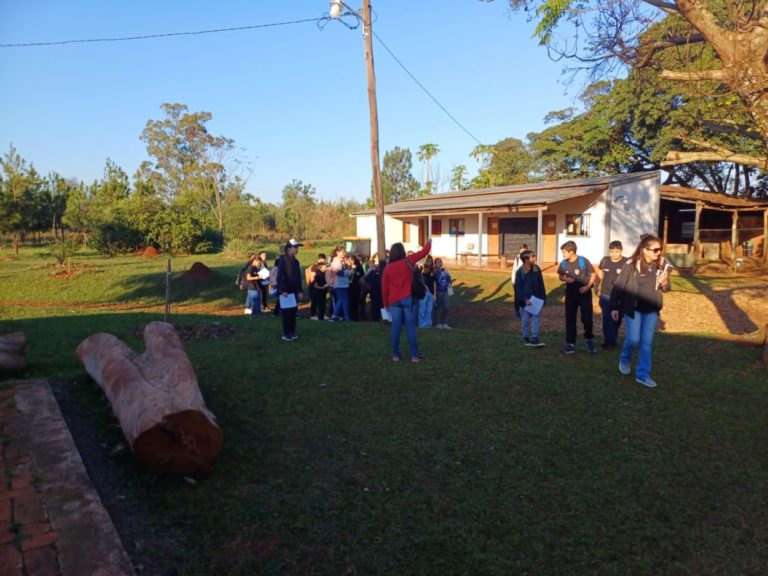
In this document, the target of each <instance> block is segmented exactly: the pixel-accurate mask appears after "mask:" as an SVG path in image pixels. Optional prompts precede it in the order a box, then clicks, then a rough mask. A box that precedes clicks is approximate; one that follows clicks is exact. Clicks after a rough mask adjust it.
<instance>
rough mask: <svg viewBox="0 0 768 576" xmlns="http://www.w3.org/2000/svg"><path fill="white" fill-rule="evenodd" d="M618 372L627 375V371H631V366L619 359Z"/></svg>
mask: <svg viewBox="0 0 768 576" xmlns="http://www.w3.org/2000/svg"><path fill="white" fill-rule="evenodd" d="M619 372H621V373H622V374H624V376H629V373H630V372H632V367H631V366H630V365H629V364H624V362H622V361H621V360H619Z"/></svg>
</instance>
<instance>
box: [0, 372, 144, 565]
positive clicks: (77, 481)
mask: <svg viewBox="0 0 768 576" xmlns="http://www.w3.org/2000/svg"><path fill="white" fill-rule="evenodd" d="M13 386H14V397H13V399H14V401H15V403H16V408H17V410H18V415H17V417H16V418H15V419H14V420H13V421H12V422H11V423H10V427H11V430H12V434H13V437H14V439H15V441H16V442H17V443H18V445H19V446H20V447H23V448H24V449H25V450H28V453H29V456H30V458H31V462H32V469H33V471H34V474H36V475H37V477H38V481H37V483H36V488H37V490H38V492H39V493H40V494H41V495H42V500H43V503H44V506H45V509H46V510H47V513H48V517H49V520H50V526H51V530H52V531H56V532H57V538H56V541H55V549H56V552H57V555H58V563H59V568H60V572H61V575H62V576H79V575H82V574H89V575H90V576H135V572H134V570H133V567H132V565H131V562H130V559H129V557H128V554H127V553H126V551H125V548H124V547H123V544H122V542H121V541H120V537H119V536H118V534H117V531H116V530H115V527H114V525H113V524H112V519H111V518H110V517H109V515H108V514H107V512H106V510H105V509H104V506H103V504H102V502H101V499H100V498H99V495H98V494H97V493H96V490H95V489H94V487H93V485H92V484H91V480H90V478H89V477H88V473H87V472H86V470H85V466H84V465H83V462H82V459H81V458H80V453H79V452H78V451H77V448H76V446H75V443H74V441H73V439H72V435H71V434H70V432H69V428H67V425H66V423H65V421H64V417H63V416H62V414H61V411H60V409H59V405H58V403H57V402H56V399H55V398H54V396H53V392H52V391H51V388H50V386H49V385H48V382H47V381H46V380H25V381H18V382H15V383H14V384H13Z"/></svg>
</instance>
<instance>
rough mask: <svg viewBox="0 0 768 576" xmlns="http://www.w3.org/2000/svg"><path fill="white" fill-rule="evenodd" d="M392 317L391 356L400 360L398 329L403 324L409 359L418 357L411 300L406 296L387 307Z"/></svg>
mask: <svg viewBox="0 0 768 576" xmlns="http://www.w3.org/2000/svg"><path fill="white" fill-rule="evenodd" d="M389 313H390V315H391V316H392V332H391V338H392V356H395V357H397V358H400V329H401V328H402V327H403V324H405V335H406V337H407V338H408V350H409V351H410V352H411V358H416V357H417V356H418V355H419V343H418V342H417V341H416V314H415V307H414V305H413V298H411V297H410V296H406V297H405V298H403V299H402V300H398V301H397V302H395V303H394V304H392V305H391V306H390V307H389Z"/></svg>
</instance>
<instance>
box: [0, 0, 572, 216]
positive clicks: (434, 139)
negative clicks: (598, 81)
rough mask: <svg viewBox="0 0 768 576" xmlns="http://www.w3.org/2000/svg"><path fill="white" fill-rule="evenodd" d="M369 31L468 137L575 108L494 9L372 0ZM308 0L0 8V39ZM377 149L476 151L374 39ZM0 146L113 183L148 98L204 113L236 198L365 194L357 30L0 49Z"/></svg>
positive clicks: (486, 138)
mask: <svg viewBox="0 0 768 576" xmlns="http://www.w3.org/2000/svg"><path fill="white" fill-rule="evenodd" d="M350 5H351V6H353V7H354V8H359V7H360V3H359V2H354V0H353V1H352V2H350ZM373 9H374V11H375V13H376V15H375V22H374V24H373V29H374V32H375V33H376V34H377V35H378V36H379V37H380V38H381V39H382V40H383V41H384V42H385V43H386V45H387V46H388V47H389V49H390V50H391V51H392V52H393V53H394V54H395V55H396V56H397V58H398V59H399V60H400V61H401V62H402V63H403V64H404V65H405V66H406V67H407V68H408V69H409V70H410V72H411V73H412V74H413V75H414V76H415V77H416V78H417V79H418V80H419V81H420V82H421V83H422V84H423V85H424V86H425V87H426V88H427V89H428V90H429V91H430V92H431V94H432V95H433V96H434V97H435V98H436V99H437V100H438V101H439V102H440V103H441V104H442V105H443V106H444V107H445V108H446V109H447V110H448V111H449V112H450V113H451V114H452V115H453V116H454V117H455V118H456V119H457V120H458V121H459V122H460V123H461V124H462V125H463V126H464V127H465V128H466V129H467V130H468V131H469V132H471V133H472V134H473V135H474V136H475V137H476V138H477V139H479V140H480V141H481V142H482V143H487V144H493V143H495V142H497V141H499V140H501V139H502V138H506V137H510V136H513V137H517V138H524V137H525V135H526V134H527V133H529V132H532V131H540V130H542V129H543V128H544V124H543V117H544V115H545V114H546V113H547V112H550V111H552V110H558V109H562V108H565V107H567V106H572V105H574V98H575V96H576V95H577V94H578V91H579V87H578V86H573V87H570V88H569V87H568V86H567V85H566V84H565V83H564V78H563V77H562V76H561V70H562V63H556V62H552V61H550V60H549V59H548V58H547V54H546V50H545V49H544V48H541V47H539V46H538V44H537V42H536V40H534V39H532V38H531V35H532V31H533V24H532V23H528V22H526V19H525V17H524V16H523V15H520V14H515V15H510V14H509V12H508V8H507V4H506V2H505V1H504V0H497V1H496V2H493V3H484V2H479V1H477V0H450V1H442V2H438V1H437V0H421V1H418V0H411V1H405V0H384V1H382V2H380V3H374V4H373ZM327 11H328V3H327V2H326V1H324V0H295V1H292V2H288V1H282V2H275V1H273V2H265V1H261V0H259V1H250V2H246V1H239V0H238V1H222V2H189V1H187V2H180V1H164V2H157V1H153V2H148V1H144V0H135V1H134V2H104V1H103V0H101V1H96V0H93V1H62V0H58V1H56V0H25V1H24V2H21V1H18V0H0V44H10V43H25V42H49V41H59V40H74V39H88V38H104V37H121V36H134V35H149V34H160V33H168V32H187V31H198V30H207V29H214V28H229V27H239V26H251V25H258V24H270V23H276V22H285V21H292V20H300V19H309V18H316V17H320V16H322V15H323V13H327ZM374 58H375V66H376V82H377V92H378V94H377V95H378V106H379V133H380V154H381V158H382V159H383V157H384V153H385V151H387V150H391V149H392V148H394V147H395V146H400V147H402V148H410V149H411V151H412V152H413V153H414V171H413V172H414V176H416V177H417V178H419V179H420V180H421V179H422V177H423V173H422V172H423V168H422V167H421V166H420V165H419V162H418V160H417V158H416V156H415V152H416V150H417V149H418V147H419V145H421V144H424V143H428V142H430V143H435V144H437V145H438V147H439V148H440V154H439V155H438V156H437V157H436V158H435V159H433V160H432V165H433V171H434V170H436V169H437V170H439V171H440V173H442V175H447V174H448V173H449V172H450V170H451V169H452V168H453V167H454V166H456V165H458V164H464V165H466V166H467V167H468V169H469V171H470V175H474V174H475V173H476V170H477V164H476V162H475V161H474V160H473V159H472V158H470V157H469V153H470V152H471V151H472V149H473V148H474V147H475V146H476V144H477V142H476V141H475V140H474V139H472V138H471V137H470V136H469V135H468V134H466V132H464V131H463V130H462V129H461V128H460V127H459V126H457V125H456V124H455V123H454V122H453V121H452V120H451V119H450V118H449V117H448V116H446V114H445V113H444V112H443V111H442V110H441V109H440V108H439V107H438V106H437V105H436V104H435V103H434V102H433V101H432V100H431V99H430V98H429V97H428V96H427V95H426V94H425V93H424V92H423V91H422V90H421V89H420V88H419V87H418V86H417V85H416V84H415V83H414V82H413V80H411V78H409V77H408V75H407V74H406V73H405V72H404V71H403V70H402V68H401V67H400V66H399V65H398V64H397V62H395V60H394V59H393V58H392V57H391V56H390V55H389V54H388V53H387V51H386V50H385V49H384V47H383V46H382V45H381V44H380V43H379V42H378V41H376V40H375V39H374ZM0 78H2V83H3V89H2V90H0V153H2V154H5V152H6V151H7V150H8V147H9V145H10V144H11V143H13V145H14V146H15V147H16V149H17V151H18V152H19V154H21V156H22V157H23V158H24V159H26V160H27V161H28V162H31V163H33V164H34V166H35V168H36V169H37V170H38V171H39V172H41V173H43V174H47V173H48V172H49V171H56V172H58V173H60V174H62V175H63V176H65V177H75V178H78V179H79V180H82V181H85V182H88V183H90V182H91V181H93V180H94V179H97V178H101V176H102V174H103V169H104V164H105V161H106V159H107V158H111V159H112V160H113V161H115V162H116V163H117V164H118V165H119V166H120V167H121V168H123V170H125V171H126V172H127V173H128V174H129V175H133V173H134V172H135V170H136V169H137V168H138V166H139V164H140V163H141V162H142V161H143V160H146V159H148V156H147V154H146V149H145V147H144V143H143V142H141V141H140V140H139V135H140V134H141V131H142V130H143V129H144V126H145V124H146V122H147V120H149V119H156V120H157V119H161V118H162V117H163V116H162V111H161V110H160V105H161V104H162V103H163V102H179V103H183V104H186V105H187V106H188V107H189V109H190V111H208V112H211V113H212V114H213V119H212V120H211V122H210V123H209V124H208V127H209V130H210V131H211V132H212V133H213V134H215V135H223V136H226V137H228V138H232V139H234V141H235V144H236V146H237V147H238V148H239V149H241V150H240V153H239V155H240V157H241V158H242V159H243V160H244V161H245V165H246V166H248V167H249V169H250V176H249V179H248V185H247V191H248V192H250V193H252V194H254V195H256V196H258V197H260V198H261V199H262V200H264V201H267V202H279V201H280V198H281V191H282V189H283V187H284V186H285V185H286V184H288V183H289V182H290V181H291V180H292V179H294V178H297V179H300V180H302V181H303V182H304V183H309V184H312V185H313V186H315V188H316V189H317V195H318V197H320V198H324V199H329V200H335V199H338V198H350V199H352V198H353V199H357V200H364V199H365V198H367V197H368V196H369V194H370V179H371V162H370V132H369V114H368V100H367V84H366V76H365V61H364V56H363V39H362V33H361V29H357V30H348V29H347V28H345V27H344V26H343V25H341V24H340V23H338V22H330V23H328V25H327V26H325V28H324V29H323V30H320V29H318V27H317V25H316V24H314V23H312V22H310V23H304V24H295V25H288V26H276V27H269V28H261V29H254V30H243V31H236V32H228V33H219V34H206V35H195V36H179V37H171V38H156V39H149V40H138V41H128V42H99V43H79V44H68V45H59V46H36V47H28V48H0Z"/></svg>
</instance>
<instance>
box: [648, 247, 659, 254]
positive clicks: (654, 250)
mask: <svg viewBox="0 0 768 576" xmlns="http://www.w3.org/2000/svg"><path fill="white" fill-rule="evenodd" d="M646 250H648V251H649V252H653V253H654V254H658V253H659V252H661V248H646Z"/></svg>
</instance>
